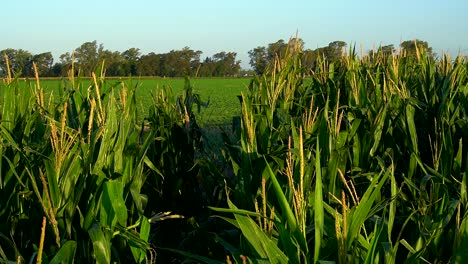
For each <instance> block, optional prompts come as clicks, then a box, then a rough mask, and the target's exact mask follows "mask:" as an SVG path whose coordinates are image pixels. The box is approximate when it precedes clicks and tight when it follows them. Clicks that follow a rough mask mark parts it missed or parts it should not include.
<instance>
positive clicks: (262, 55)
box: [249, 46, 268, 75]
mask: <svg viewBox="0 0 468 264" xmlns="http://www.w3.org/2000/svg"><path fill="white" fill-rule="evenodd" d="M249 57H250V66H252V68H253V69H254V71H255V73H257V74H258V75H261V74H263V72H265V69H266V67H267V65H268V52H267V49H266V48H265V47H261V46H258V47H256V48H254V49H253V50H250V51H249Z"/></svg>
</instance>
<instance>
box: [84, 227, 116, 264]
mask: <svg viewBox="0 0 468 264" xmlns="http://www.w3.org/2000/svg"><path fill="white" fill-rule="evenodd" d="M88 233H89V237H90V238H91V241H92V242H93V249H94V255H95V256H96V263H110V261H111V242H110V239H111V235H110V234H109V233H108V232H107V231H106V233H104V232H103V231H102V230H101V227H100V226H99V225H94V226H93V227H92V228H91V229H90V230H89V231H88Z"/></svg>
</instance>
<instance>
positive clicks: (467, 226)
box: [453, 216, 468, 263]
mask: <svg viewBox="0 0 468 264" xmlns="http://www.w3.org/2000/svg"><path fill="white" fill-rule="evenodd" d="M460 237H461V240H460V241H461V242H460V245H459V246H458V249H456V252H455V259H454V262H453V263H468V250H467V249H468V216H465V217H464V218H463V220H462V222H461V225H460Z"/></svg>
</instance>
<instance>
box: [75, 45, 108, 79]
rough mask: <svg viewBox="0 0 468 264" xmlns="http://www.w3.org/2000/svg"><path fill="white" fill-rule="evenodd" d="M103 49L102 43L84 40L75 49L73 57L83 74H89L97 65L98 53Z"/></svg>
mask: <svg viewBox="0 0 468 264" xmlns="http://www.w3.org/2000/svg"><path fill="white" fill-rule="evenodd" d="M103 50H104V46H103V45H102V44H100V45H98V44H97V42H96V41H92V42H85V43H83V44H82V45H81V46H80V47H78V48H77V49H76V50H75V59H76V62H77V63H78V66H79V67H80V68H81V70H82V72H83V74H84V75H85V76H90V75H91V72H94V71H95V70H96V68H97V67H98V66H99V63H100V61H99V58H100V53H101V52H102V51H103Z"/></svg>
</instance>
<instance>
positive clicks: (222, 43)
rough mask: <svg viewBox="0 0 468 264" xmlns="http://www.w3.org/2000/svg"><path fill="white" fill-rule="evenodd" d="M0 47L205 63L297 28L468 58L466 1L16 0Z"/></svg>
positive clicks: (324, 41) (312, 36)
mask: <svg viewBox="0 0 468 264" xmlns="http://www.w3.org/2000/svg"><path fill="white" fill-rule="evenodd" d="M3 2H4V3H2V4H1V5H0V7H1V16H0V21H1V29H2V33H1V37H0V50H2V49H5V48H16V49H19V48H21V49H25V50H28V51H30V52H31V53H33V54H37V53H41V52H47V51H51V52H52V53H53V54H54V56H55V59H56V60H57V61H58V56H59V55H60V54H63V53H65V52H69V51H72V50H73V49H75V48H77V47H79V46H80V45H81V44H82V43H84V42H86V41H93V40H96V41H97V42H98V43H102V44H104V47H105V48H106V49H109V50H112V51H124V50H126V49H128V48H131V47H136V48H140V50H141V52H142V53H143V54H146V53H149V52H156V53H163V52H168V51H170V50H171V49H181V48H183V47H185V46H188V47H190V48H192V49H194V50H201V51H203V54H202V58H204V57H206V56H211V55H213V54H214V53H216V52H219V51H235V52H237V53H238V59H241V60H242V66H244V67H248V60H249V59H248V54H247V52H248V51H249V50H251V49H253V48H255V47H257V46H265V45H267V44H268V43H272V42H275V41H277V40H279V39H285V40H287V39H288V38H289V37H291V36H294V35H295V34H296V31H297V32H299V37H300V38H302V39H303V40H304V42H305V47H306V48H312V49H315V48H317V47H322V46H326V45H328V43H329V42H332V41H335V40H343V41H345V42H347V43H348V44H356V47H357V49H358V50H360V49H361V46H362V48H363V50H364V52H366V51H368V50H369V49H372V47H373V45H377V46H378V45H379V44H394V45H395V46H396V47H397V46H398V44H399V43H400V41H404V40H409V39H415V38H418V39H422V40H425V41H428V42H429V44H430V45H431V46H432V47H433V49H434V51H435V52H436V53H438V54H441V53H442V51H448V52H450V53H451V54H453V55H456V54H457V53H458V51H461V52H463V53H464V54H468V19H467V17H466V14H468V1H466V0H464V1H462V0H447V1H434V0H425V1H423V0H410V1H403V0H397V1H378V0H374V1H370V0H355V1H352V0H329V1H325V0H324V1H314V0H309V1H306V0H287V1H285V0H282V1H276V0H270V1H264V0H260V1H255V0H237V1H223V0H217V1H215V0H198V1H180V0H179V1H178V0H169V1H167V0H166V1H149V0H132V1H123V0H113V1H111V0H82V1H66V0H42V1H39V0H22V1H21V0H19V1H3Z"/></svg>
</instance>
